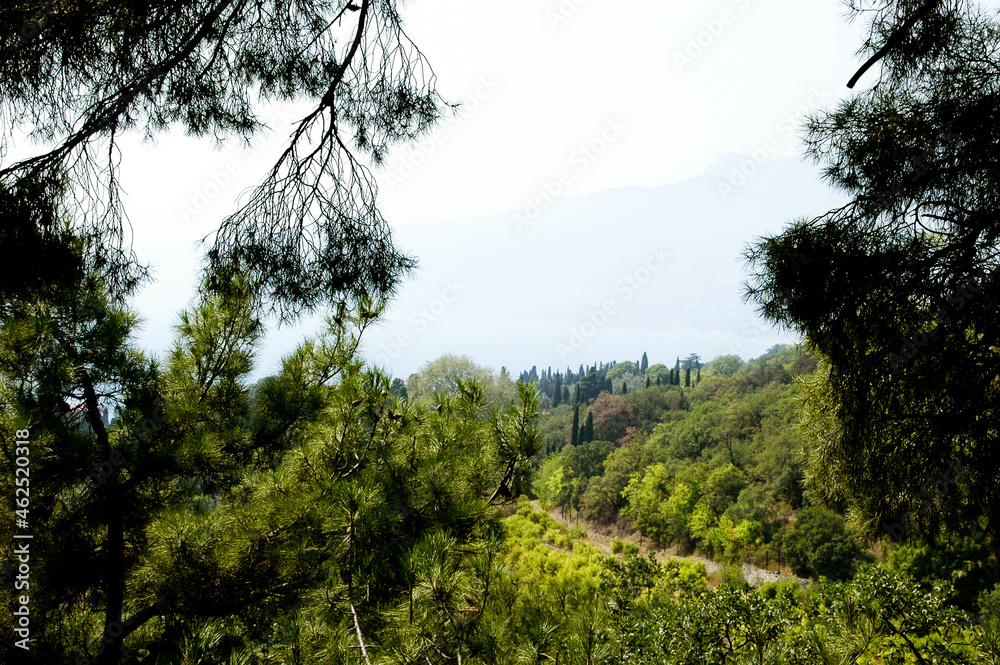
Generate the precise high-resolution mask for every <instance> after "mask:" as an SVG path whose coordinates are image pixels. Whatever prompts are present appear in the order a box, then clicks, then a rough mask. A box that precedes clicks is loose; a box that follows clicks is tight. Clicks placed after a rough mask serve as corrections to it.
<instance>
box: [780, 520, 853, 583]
mask: <svg viewBox="0 0 1000 665" xmlns="http://www.w3.org/2000/svg"><path fill="white" fill-rule="evenodd" d="M785 553H786V555H787V556H788V563H789V564H790V565H791V567H792V570H794V571H795V574H796V575H800V576H802V577H811V578H812V577H828V578H830V579H833V580H846V579H850V578H851V576H852V575H853V574H854V564H855V561H856V559H857V558H858V557H859V556H860V554H861V548H860V547H859V546H858V542H857V540H856V539H855V538H854V536H852V535H851V534H850V533H848V531H847V528H846V527H845V525H844V519H843V518H842V517H841V516H840V515H838V514H836V513H834V512H831V511H829V510H825V509H823V508H816V507H813V506H810V507H808V508H803V509H802V510H801V511H800V512H799V516H798V519H797V520H796V521H795V528H794V529H792V531H791V532H789V533H788V534H787V535H786V536H785Z"/></svg>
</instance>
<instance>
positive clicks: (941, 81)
mask: <svg viewBox="0 0 1000 665" xmlns="http://www.w3.org/2000/svg"><path fill="white" fill-rule="evenodd" d="M849 6H850V8H851V12H852V15H853V16H854V17H856V18H861V19H864V20H867V21H868V24H867V29H868V37H867V39H866V41H865V44H864V47H863V50H864V51H865V52H868V53H873V60H872V63H871V64H872V67H874V66H875V65H876V64H877V65H878V67H877V72H878V73H877V74H876V73H875V72H874V71H873V72H872V73H868V74H866V75H865V76H864V77H862V79H861V80H862V81H865V82H869V81H870V85H869V87H867V88H866V89H864V90H862V91H860V92H858V93H856V94H855V95H853V96H852V97H850V98H848V99H847V100H845V101H843V102H841V103H840V104H839V105H838V106H837V107H836V108H834V109H832V110H829V111H825V112H822V113H819V114H817V115H815V116H814V117H813V118H812V119H811V120H810V121H809V123H808V125H807V135H806V146H807V152H808V154H809V155H810V156H811V157H812V158H813V159H815V160H816V161H817V162H819V163H821V164H823V165H824V169H825V170H824V173H825V176H826V178H827V180H828V181H829V182H830V183H831V184H832V185H833V186H835V187H837V188H838V189H840V190H842V191H843V192H845V193H846V194H847V195H848V196H849V197H850V200H849V202H848V203H847V204H846V205H845V206H843V207H841V208H838V209H835V210H832V211H829V212H827V213H826V214H823V215H820V216H818V217H815V218H812V219H802V220H798V221H796V222H794V223H793V224H791V225H790V226H789V227H788V228H787V229H786V230H785V231H784V232H783V233H781V234H779V235H776V236H771V237H767V238H764V239H763V240H761V241H760V242H758V243H757V244H755V245H754V246H752V247H751V248H750V249H749V250H748V251H747V258H748V260H749V262H750V265H751V266H752V268H753V269H754V275H753V277H752V278H751V279H750V282H749V285H748V291H747V293H748V297H749V298H750V299H752V300H753V301H755V302H756V303H757V305H758V306H759V308H760V311H761V312H762V313H763V315H764V316H766V317H767V318H769V319H770V320H772V321H774V322H777V323H781V324H784V325H786V326H789V327H791V328H794V329H796V330H798V331H800V332H802V333H803V335H804V336H805V338H806V340H807V341H808V342H809V344H810V345H811V347H812V348H813V349H815V350H816V351H817V352H818V354H819V355H820V356H821V357H822V358H823V360H824V364H823V365H822V370H821V372H820V375H819V378H818V379H817V380H816V382H814V384H813V388H812V390H811V391H810V392H809V395H808V398H807V404H808V405H809V413H810V414H811V416H810V417H809V421H808V425H807V427H808V429H809V432H810V436H811V438H812V439H813V440H814V441H816V442H817V443H818V448H817V449H816V450H815V453H814V454H813V457H812V459H813V463H812V464H811V467H810V468H811V470H812V471H811V476H812V478H813V479H814V480H815V485H816V487H817V488H821V491H822V494H823V495H824V496H825V497H826V499H827V501H828V502H831V503H837V502H838V501H845V500H847V501H848V502H849V504H850V505H851V506H852V507H853V511H854V515H855V517H856V518H857V519H858V522H859V523H860V524H861V525H862V526H863V527H864V531H865V532H866V533H867V534H868V535H869V536H873V535H878V534H885V533H888V534H890V535H892V536H893V537H896V538H898V537H909V536H919V537H923V538H929V539H933V538H934V537H935V535H936V534H937V533H938V529H939V528H940V527H941V524H942V523H948V524H950V526H951V527H952V528H956V529H963V528H964V529H972V530H973V531H977V532H979V533H982V534H985V535H986V537H987V538H988V539H989V541H990V542H991V543H992V544H993V545H992V547H993V551H994V553H996V552H998V551H1000V480H998V479H1000V457H998V454H997V449H996V445H995V441H996V421H995V418H994V417H993V416H992V414H993V413H995V412H996V407H997V400H998V399H1000V391H998V385H997V376H998V375H1000V353H998V351H1000V349H998V342H1000V339H998V335H1000V319H998V312H1000V307H998V304H1000V303H998V301H997V297H998V296H997V289H996V280H997V273H996V271H995V269H996V266H997V263H998V259H1000V245H998V242H997V239H998V238H1000V225H998V220H1000V215H998V213H1000V208H998V201H1000V200H998V198H997V187H996V183H997V181H998V178H1000V172H998V170H997V163H996V160H995V158H994V156H995V154H996V152H997V149H998V147H1000V123H998V122H997V118H998V117H1000V73H998V72H1000V58H998V53H1000V50H998V46H1000V24H998V22H997V18H996V15H995V14H994V13H991V12H990V11H988V10H986V9H984V8H982V7H980V6H978V5H977V4H976V3H973V2H966V1H958V0H956V1H947V0H936V1H930V2H927V1H924V2H915V1H912V0H910V1H902V0H893V1H884V2H878V3H875V5H874V6H870V5H869V4H868V3H853V2H851V3H849Z"/></svg>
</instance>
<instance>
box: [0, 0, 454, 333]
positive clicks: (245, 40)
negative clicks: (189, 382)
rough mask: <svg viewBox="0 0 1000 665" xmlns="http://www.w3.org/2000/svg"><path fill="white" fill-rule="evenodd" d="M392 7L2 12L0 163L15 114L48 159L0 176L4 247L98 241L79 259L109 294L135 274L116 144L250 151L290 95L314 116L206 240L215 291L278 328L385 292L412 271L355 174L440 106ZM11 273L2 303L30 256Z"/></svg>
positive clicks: (265, 3)
mask: <svg viewBox="0 0 1000 665" xmlns="http://www.w3.org/2000/svg"><path fill="white" fill-rule="evenodd" d="M400 10H401V8H400V7H399V6H398V3H396V2H392V1H389V2H371V1H370V0H358V2H353V1H351V0H340V1H337V2H298V3H292V4H289V3H285V2H278V1H276V0H260V1H255V2H232V1H222V2H190V1H184V2H138V1H136V0H112V1H111V2H86V3H76V4H72V5H64V4H63V3H56V2H50V1H48V0H31V1H28V2H17V3H11V2H7V3H4V4H3V8H2V9H0V14H2V24H3V31H2V32H3V37H2V39H0V80H2V81H3V82H4V85H3V86H2V88H0V118H2V119H3V120H2V121H0V122H2V125H3V126H2V129H0V137H2V138H0V155H3V156H4V157H7V156H9V155H10V154H11V153H10V151H9V148H10V144H9V143H8V138H9V137H11V136H12V133H16V132H17V131H18V129H17V127H18V126H19V125H20V123H21V120H20V118H22V117H30V118H31V119H32V123H33V126H32V131H36V132H37V134H38V135H39V136H45V137H46V139H47V140H46V144H47V147H46V148H45V150H44V153H43V154H36V155H29V156H27V158H26V159H22V160H21V161H18V162H16V163H10V162H7V163H4V164H3V165H2V167H3V168H2V169H0V210H3V211H4V214H3V219H2V227H0V231H2V232H4V233H5V235H10V236H11V237H9V238H7V239H6V240H5V242H4V252H5V253H8V252H10V251H12V249H11V248H12V247H14V246H15V245H19V246H20V247H21V248H22V249H28V248H29V247H33V246H34V247H35V248H46V249H47V248H49V243H48V240H50V239H56V240H57V242H56V243H54V244H55V245H57V246H61V245H62V243H61V242H58V241H62V240H66V239H68V237H67V236H66V235H64V234H66V233H70V234H73V235H74V236H79V237H90V238H93V239H95V242H93V243H89V244H88V247H87V249H86V251H87V254H86V255H85V257H84V259H85V263H86V265H88V266H90V267H91V268H92V269H94V270H96V271H99V272H100V274H101V276H102V277H103V278H104V279H105V288H106V289H107V290H108V292H109V294H110V295H111V297H112V298H113V299H116V300H120V299H121V298H122V297H124V296H126V295H128V294H129V292H130V291H131V290H132V289H133V288H134V287H135V286H136V280H137V279H141V278H142V276H143V275H144V274H145V273H146V271H145V269H144V268H143V267H142V266H141V265H140V263H139V260H138V258H137V257H135V255H134V254H133V252H132V251H131V249H130V248H129V247H128V246H126V245H125V243H124V242H123V237H127V236H128V233H127V231H123V225H124V223H125V220H126V219H127V216H126V214H125V212H126V211H125V210H124V208H123V201H124V200H125V199H126V197H124V196H122V191H121V180H120V176H119V164H118V163H117V161H116V158H115V157H114V155H116V154H117V153H118V144H119V142H121V141H122V137H123V135H125V134H126V132H127V131H128V130H130V129H132V130H134V131H135V132H136V133H137V134H147V135H149V136H156V135H157V134H158V133H160V132H162V131H165V130H166V129H167V128H173V127H175V126H176V125H180V126H181V127H183V129H184V130H185V131H186V132H187V133H189V134H191V135H195V136H209V137H213V138H215V139H216V140H218V141H223V140H225V139H226V138H227V137H231V138H234V139H238V140H241V141H248V140H250V139H252V138H253V137H254V136H255V135H259V132H260V131H261V129H262V128H263V127H264V126H265V122H266V118H264V117H262V116H263V112H264V110H265V109H266V108H268V107H273V106H274V105H276V104H280V103H283V102H288V101H290V100H293V99H295V100H298V101H300V102H303V103H305V104H307V105H310V106H311V109H310V110H309V111H307V112H306V113H304V114H302V116H301V120H299V121H298V123H297V125H296V126H295V127H294V129H293V131H292V132H291V135H290V137H289V138H288V140H287V142H286V146H285V149H284V150H283V151H281V152H280V156H279V157H278V159H277V162H276V163H274V164H273V165H271V166H270V168H268V169H267V170H266V172H265V173H264V174H263V177H262V178H259V179H257V182H258V185H257V186H256V188H255V189H254V191H253V192H252V194H251V195H249V196H245V197H241V199H240V201H241V204H242V207H241V208H239V209H238V210H236V211H234V212H233V213H232V214H231V215H228V216H226V217H225V218H224V219H223V221H222V225H221V227H220V228H219V229H218V233H215V234H212V237H213V240H214V246H212V248H211V250H210V251H209V253H208V256H207V259H208V261H207V263H208V264H209V268H210V272H211V273H212V274H213V275H216V276H217V277H218V279H219V280H220V284H223V285H224V284H226V283H227V282H228V280H229V279H230V278H231V277H232V276H233V275H235V274H237V273H239V274H242V275H244V277H245V279H247V280H249V281H250V283H251V286H252V287H253V290H254V291H255V295H256V296H257V297H258V299H263V300H266V301H269V304H270V305H272V306H273V308H274V309H275V310H277V312H278V313H280V314H283V315H285V316H286V317H291V316H294V315H297V314H300V313H302V312H304V311H311V310H314V309H315V308H317V307H324V306H326V305H327V304H328V302H329V301H328V299H329V298H331V296H332V295H337V296H344V295H347V296H353V297H360V296H364V295H367V294H373V295H386V294H388V293H390V292H391V291H392V290H393V287H394V286H395V285H396V284H397V283H398V282H399V280H400V279H401V277H402V275H403V274H404V273H405V272H406V271H407V270H408V269H409V268H411V267H412V266H413V264H414V262H413V260H412V259H410V258H408V257H406V256H404V255H402V254H401V253H400V252H399V251H398V250H397V249H396V248H395V247H394V246H393V245H392V242H391V237H390V232H389V228H388V225H387V223H386V221H385V219H384V218H383V216H382V215H381V214H380V212H379V210H378V209H377V207H376V199H377V196H376V183H375V180H374V176H373V174H372V173H371V172H370V170H369V168H368V166H367V165H366V162H368V161H369V160H373V161H374V162H380V161H381V159H382V157H383V156H384V155H385V153H386V151H387V149H388V148H389V146H390V145H392V144H398V143H400V142H406V141H408V140H414V139H417V138H418V137H419V136H420V135H422V134H423V133H424V132H426V131H427V130H428V128H430V127H431V126H432V125H433V123H434V122H435V120H436V119H437V118H438V117H439V116H440V115H441V114H442V113H443V112H444V110H445V109H446V108H447V104H446V103H444V100H442V99H441V98H440V96H439V95H438V94H437V92H436V91H435V77H434V75H433V71H432V70H431V68H430V66H429V63H428V62H427V61H426V60H425V59H424V57H423V54H422V52H421V51H420V49H418V48H416V47H415V45H414V44H413V43H412V42H411V41H410V39H409V37H408V36H407V35H406V34H405V32H404V30H403V27H402V18H401V11H400ZM22 26H23V27H22ZM29 30H30V31H31V37H30V38H27V39H26V41H22V39H21V38H20V37H22V36H24V35H26V34H27V33H28V31H29ZM22 31H23V34H21V35H19V34H18V33H19V32H22ZM348 135H350V136H351V137H353V138H352V139H347V138H345V137H347V136H348ZM105 159H107V160H108V161H105ZM69 200H72V201H73V205H72V206H67V205H66V201H69ZM15 208H17V209H18V210H19V214H9V213H10V212H11V211H12V210H13V209H15ZM68 210H73V211H74V212H78V213H79V214H75V215H67V214H66V212H67V211H68ZM332 210H335V211H336V214H330V211H332ZM52 220H58V223H52ZM63 222H65V228H62V226H63ZM346 248H350V251H346ZM45 256H46V258H48V259H52V258H56V257H61V256H62V254H61V253H59V252H53V253H49V252H48V251H46V252H45ZM35 258H36V259H38V258H39V256H38V255H36V256H35ZM45 263H48V261H45ZM13 264H14V262H10V261H5V262H0V293H2V294H9V293H12V292H13V288H8V286H10V287H14V286H15V285H16V284H17V283H18V282H19V281H20V280H21V279H22V278H23V276H24V275H23V274H18V273H25V272H28V271H29V270H30V272H32V273H34V272H36V271H37V270H38V268H35V267H32V266H42V265H43V262H39V261H37V260H36V261H32V262H30V263H24V264H23V265H21V264H19V265H18V266H17V269H16V270H15V269H14V265H13ZM44 270H48V268H44Z"/></svg>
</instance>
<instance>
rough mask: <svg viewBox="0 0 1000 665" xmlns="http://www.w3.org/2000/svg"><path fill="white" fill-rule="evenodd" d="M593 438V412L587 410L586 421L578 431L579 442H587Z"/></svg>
mask: <svg viewBox="0 0 1000 665" xmlns="http://www.w3.org/2000/svg"><path fill="white" fill-rule="evenodd" d="M593 440H594V414H593V413H591V412H590V411H588V412H587V423H586V424H585V425H584V426H583V429H582V430H581V431H580V443H587V442H589V441H593Z"/></svg>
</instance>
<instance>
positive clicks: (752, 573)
mask: <svg viewBox="0 0 1000 665" xmlns="http://www.w3.org/2000/svg"><path fill="white" fill-rule="evenodd" d="M531 507H532V508H533V509H534V510H536V511H538V512H541V511H542V507H541V504H539V502H538V501H532V502H531ZM548 514H549V516H550V517H551V518H552V519H554V520H555V521H557V522H559V523H560V524H562V525H563V526H565V527H567V528H572V527H573V526H574V525H575V524H579V525H580V526H581V527H582V528H584V529H585V530H586V532H587V535H586V536H584V537H583V538H582V540H583V542H585V543H587V544H588V545H590V546H591V547H594V548H595V549H597V550H599V551H600V552H602V553H604V554H608V555H610V554H611V543H612V542H613V541H614V538H612V537H610V536H606V535H604V534H603V533H598V532H597V531H595V530H594V528H593V525H591V524H589V523H587V522H586V521H584V520H569V519H565V518H564V517H563V516H562V514H561V513H560V512H559V511H558V510H550V511H549V512H548ZM620 540H627V541H629V542H631V543H634V544H635V545H637V546H638V547H639V551H640V552H642V554H643V555H647V556H648V554H649V552H651V551H652V552H655V553H656V560H657V561H659V562H661V563H662V562H663V561H666V560H667V559H683V560H688V561H699V562H701V563H703V564H705V572H706V573H708V574H709V575H712V574H721V572H722V569H723V565H722V564H721V563H718V562H717V561H712V560H711V559H707V558H705V557H702V556H696V555H692V556H678V555H676V554H668V553H667V552H664V551H663V550H660V549H652V548H649V547H646V546H645V545H642V544H640V543H639V542H638V541H639V538H638V534H635V533H633V534H632V535H631V536H629V537H626V538H621V539H620ZM740 568H741V570H742V572H743V579H745V580H746V581H747V582H749V583H750V584H751V585H753V586H760V585H761V584H764V583H766V582H779V581H781V580H793V581H795V582H798V583H799V584H800V585H801V586H803V587H807V586H809V580H806V579H802V578H801V577H794V576H792V575H782V574H779V573H776V572H774V571H772V570H765V569H763V568H758V567H757V566H751V565H750V564H748V563H744V564H742V565H741V566H740Z"/></svg>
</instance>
